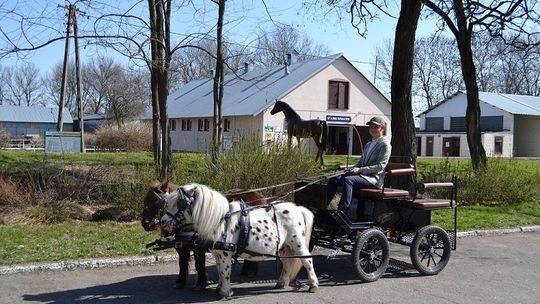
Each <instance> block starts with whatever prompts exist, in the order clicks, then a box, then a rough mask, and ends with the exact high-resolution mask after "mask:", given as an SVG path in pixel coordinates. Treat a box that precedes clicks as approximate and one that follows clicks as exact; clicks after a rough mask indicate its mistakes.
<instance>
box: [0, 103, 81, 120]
mask: <svg viewBox="0 0 540 304" xmlns="http://www.w3.org/2000/svg"><path fill="white" fill-rule="evenodd" d="M63 116H64V117H63V118H64V123H73V119H72V118H71V114H70V113H69V111H67V110H64V115H63ZM0 121H2V122H39V123H57V122H58V108H50V107H41V106H30V107H26V106H6V105H1V106H0Z"/></svg>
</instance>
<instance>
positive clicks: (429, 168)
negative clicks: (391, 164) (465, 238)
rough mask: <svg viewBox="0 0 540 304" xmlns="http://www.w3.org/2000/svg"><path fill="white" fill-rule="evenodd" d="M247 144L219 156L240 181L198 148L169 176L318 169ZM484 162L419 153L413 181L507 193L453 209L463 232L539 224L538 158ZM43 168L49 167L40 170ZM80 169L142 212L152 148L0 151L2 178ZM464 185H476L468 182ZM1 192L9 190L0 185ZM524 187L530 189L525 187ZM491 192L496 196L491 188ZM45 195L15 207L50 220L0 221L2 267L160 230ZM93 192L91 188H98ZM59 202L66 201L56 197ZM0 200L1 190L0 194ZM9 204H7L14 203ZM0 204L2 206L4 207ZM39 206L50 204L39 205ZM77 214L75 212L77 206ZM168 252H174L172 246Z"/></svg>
mask: <svg viewBox="0 0 540 304" xmlns="http://www.w3.org/2000/svg"><path fill="white" fill-rule="evenodd" d="M249 149H254V148H253V147H248V149H247V150H246V152H248V153H247V154H245V155H243V154H233V155H230V156H226V155H225V156H224V157H231V159H223V160H222V166H223V169H224V170H228V171H230V172H231V173H230V174H234V177H235V178H239V181H235V182H233V179H232V178H230V179H229V178H228V177H229V176H228V175H226V174H225V175H223V176H220V177H219V179H220V180H221V182H220V183H217V181H212V179H214V180H215V179H217V176H216V175H212V174H211V173H209V172H210V171H209V168H208V167H207V160H208V156H207V155H206V154H200V153H175V154H174V158H175V168H174V173H173V174H172V177H171V180H172V181H174V182H176V183H178V184H183V183H187V182H191V181H199V182H203V181H206V182H209V183H210V182H212V183H214V182H216V184H215V185H213V186H214V187H216V186H217V187H218V188H220V187H221V188H227V187H232V185H235V186H237V185H238V183H240V182H242V183H246V184H245V185H244V186H245V187H262V186H267V185H268V184H269V183H270V184H272V183H275V181H273V180H272V179H271V178H278V179H282V180H285V179H287V180H290V179H292V177H291V176H294V174H295V173H298V176H299V177H305V176H314V175H317V174H320V171H316V170H312V169H309V166H313V168H315V167H316V166H317V165H316V164H315V163H314V162H312V157H311V156H309V160H310V161H309V162H306V163H305V164H303V165H302V166H299V167H293V166H292V165H291V164H290V163H287V162H283V163H279V165H278V166H274V168H273V169H275V170H276V171H275V172H270V171H271V169H268V168H267V167H265V166H264V164H265V162H271V161H275V160H272V159H271V157H272V156H273V155H277V154H276V153H270V154H268V155H266V154H265V153H261V151H258V150H256V149H254V150H249ZM257 151H258V152H257ZM257 153H259V154H257ZM295 157H298V155H292V154H291V155H286V156H284V157H281V160H280V161H283V159H285V160H286V161H290V160H294V161H292V163H293V164H294V165H295V166H296V165H299V164H301V163H304V160H305V159H302V158H298V159H296V158H295ZM232 158H236V159H242V161H241V163H242V164H244V165H246V166H245V167H237V166H236V165H234V163H233V162H232ZM255 158H256V159H260V161H258V162H257V163H254V162H253V160H254V159H255ZM229 161H231V162H229ZM356 162H357V158H354V157H353V158H347V157H346V156H335V155H328V156H326V157H325V164H326V169H325V172H332V171H335V170H339V169H338V168H339V165H341V164H346V163H348V164H355V163H356ZM489 165H490V167H492V168H495V169H496V170H494V171H493V172H491V173H490V174H486V175H485V176H479V177H476V176H474V175H471V174H470V170H471V169H470V161H469V160H467V159H443V160H441V159H432V158H429V159H427V158H419V159H418V161H417V169H418V179H419V180H424V181H437V180H443V181H448V180H449V176H451V175H452V174H456V175H458V176H459V178H460V179H459V180H460V182H461V184H460V193H458V201H459V202H460V203H463V202H464V200H463V199H464V197H466V196H465V195H469V197H472V198H474V197H478V198H482V199H484V198H485V197H486V196H488V195H489V192H490V189H493V188H497V189H504V190H505V191H504V192H503V193H502V194H498V193H497V194H496V196H495V197H491V198H487V200H486V201H482V202H477V203H475V202H474V201H473V202H467V203H468V204H469V205H467V206H464V205H461V206H460V208H459V212H458V217H459V220H458V230H460V231H466V230H472V229H491V228H511V227H518V226H526V225H540V198H539V197H540V194H539V190H540V189H539V188H538V186H537V185H538V184H540V174H539V173H538V172H540V160H500V159H490V164H489ZM41 166H43V167H45V168H46V169H39V168H41ZM83 166H89V167H91V168H93V170H90V171H89V172H94V173H95V174H96V175H97V176H99V177H100V178H101V179H100V180H103V181H105V182H107V183H110V181H111V180H113V179H119V180H121V181H123V183H121V184H111V185H110V186H107V187H105V188H104V189H105V190H102V191H104V198H105V199H106V201H105V202H104V203H108V204H112V205H114V206H117V207H119V208H121V209H123V210H125V209H127V208H131V209H132V210H133V212H134V213H135V214H138V213H139V212H140V210H141V205H140V204H141V199H142V193H143V192H145V191H146V188H145V187H146V185H147V183H148V182H149V181H150V179H151V178H153V176H155V175H156V174H155V172H154V171H153V170H154V169H153V168H154V167H153V160H152V154H151V153H144V152H141V153H138V152H137V153H132V152H129V153H128V152H120V153H85V154H79V153H73V154H59V153H43V152H30V151H0V173H1V174H3V176H7V177H8V179H7V181H9V180H10V178H11V177H12V176H14V175H16V174H19V175H23V176H26V175H30V172H31V171H32V170H35V171H38V172H37V173H40V174H41V173H51V172H52V173H56V172H59V173H58V174H62V175H58V176H60V178H58V179H59V181H58V182H56V183H53V180H52V179H51V180H48V179H44V180H43V183H44V185H47V186H50V187H52V186H53V185H56V184H64V185H66V184H68V182H71V180H70V178H71V179H76V180H77V181H79V180H80V177H81V176H79V175H77V174H75V173H77V172H74V171H70V170H71V168H72V167H83ZM51 167H54V168H56V167H58V168H60V169H61V170H53V169H51ZM308 169H309V170H308ZM253 170H258V171H261V172H263V173H265V174H266V175H268V176H266V175H264V174H263V175H259V176H257V175H256V174H255V173H254V174H251V175H246V176H241V175H238V174H236V173H237V172H246V171H247V172H254V171H253ZM269 170H270V171H269ZM296 171H300V172H296ZM98 173H99V174H98ZM285 173H286V174H287V175H285ZM70 174H71V175H70ZM220 174H221V173H220ZM507 175H511V176H516V175H519V176H518V177H519V178H520V180H512V181H510V182H507V181H505V180H504V179H501V178H500V176H507ZM36 176H39V177H40V176H41V175H39V174H37V175H36ZM55 176H56V175H55ZM87 176H88V174H87ZM231 176H232V175H231ZM83 177H84V175H83ZM253 177H255V178H254V179H253V180H252V181H250V180H249V179H250V178H253ZM229 183H230V184H229ZM466 183H468V184H469V185H473V186H472V187H471V186H469V187H467V184H466ZM524 183H528V188H526V187H524ZM69 185H72V184H69ZM89 185H90V184H89ZM486 185H488V186H489V187H488V188H486V189H480V188H481V187H486ZM0 186H1V185H0ZM14 186H16V184H14ZM134 186H138V187H134ZM87 187H88V185H86V184H84V185H83V186H82V189H83V190H85V189H87ZM4 189H8V188H7V187H4ZM13 189H16V188H13ZM47 189H49V188H47ZM96 189H97V188H96ZM523 189H529V190H525V191H524V190H523ZM530 189H532V190H530ZM8 190H9V189H8ZM14 191H15V190H12V191H11V192H9V191H8V192H6V194H7V195H8V196H7V197H8V198H10V199H13V198H14V197H15V196H14V195H15V194H16V193H15V192H14ZM481 191H486V192H481ZM511 191H522V192H526V193H528V192H531V196H522V200H521V201H519V202H504V203H501V202H497V196H499V197H502V196H503V195H504V194H508V193H510V197H516V195H514V194H512V192H511ZM491 192H494V193H496V192H495V191H491ZM47 193H48V192H37V195H38V196H35V197H33V200H32V204H29V203H25V202H20V203H17V204H18V205H17V204H16V205H14V206H16V208H18V210H21V208H22V207H27V208H28V209H27V212H33V213H36V214H35V215H34V216H33V217H40V218H41V217H46V218H45V219H44V220H43V222H47V223H48V224H38V223H40V222H42V221H41V220H39V219H38V220H36V221H29V222H23V223H21V224H14V225H0V265H13V264H21V263H35V262H51V261H61V260H69V259H81V258H99V257H114V256H126V255H148V254H153V253H154V252H153V251H151V250H147V249H145V247H144V245H145V244H146V243H149V242H150V241H152V240H154V239H155V238H157V237H158V236H157V234H156V233H149V232H145V231H144V230H143V229H142V227H141V226H140V224H139V223H138V222H128V223H117V222H99V223H96V222H89V221H77V220H72V219H71V220H70V219H68V218H69V217H66V218H64V217H62V216H64V215H67V214H57V213H56V212H53V211H56V210H57V209H58V208H57V207H58V206H60V205H61V206H74V205H78V204H79V203H80V201H79V196H77V195H75V194H76V193H75V194H73V193H72V192H66V193H68V194H70V196H69V197H68V196H66V195H65V194H64V192H61V191H59V192H58V195H57V196H51V198H50V199H49V200H45V201H44V203H43V204H38V203H36V202H35V200H36V199H41V198H42V196H43V195H44V194H47ZM91 193H95V191H93V192H91ZM83 194H85V195H84V196H86V192H84V191H83ZM21 197H22V198H24V197H23V196H21ZM99 198H101V197H99ZM59 199H64V200H66V201H62V200H60V201H59ZM68 199H69V200H68ZM95 199H96V200H97V199H98V198H95ZM1 200H2V193H1V191H0V201H1ZM9 201H10V202H11V200H9ZM0 207H2V205H1V204H0ZM43 207H46V208H49V209H43ZM40 208H41V209H40ZM64 209H65V208H64ZM43 210H49V211H50V212H44V211H43ZM74 210H75V209H74ZM74 212H75V213H77V212H76V210H75V211H74ZM451 212H452V210H441V211H435V212H434V213H433V223H434V224H437V225H440V226H442V227H444V228H447V229H448V228H450V227H452V226H453V222H452V219H453V217H452V214H450V213H451ZM59 216H60V217H59ZM51 218H58V222H57V221H56V220H54V221H53V220H51ZM55 222H56V223H55ZM169 252H171V253H172V252H174V251H173V250H172V249H171V250H169Z"/></svg>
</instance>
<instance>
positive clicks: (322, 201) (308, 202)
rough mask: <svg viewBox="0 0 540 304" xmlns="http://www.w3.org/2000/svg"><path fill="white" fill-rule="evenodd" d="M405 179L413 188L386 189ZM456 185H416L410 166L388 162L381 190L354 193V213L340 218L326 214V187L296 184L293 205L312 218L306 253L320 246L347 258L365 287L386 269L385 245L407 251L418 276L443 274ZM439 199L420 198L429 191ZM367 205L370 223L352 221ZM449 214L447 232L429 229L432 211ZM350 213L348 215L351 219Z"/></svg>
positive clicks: (451, 245) (452, 240) (452, 243)
mask: <svg viewBox="0 0 540 304" xmlns="http://www.w3.org/2000/svg"><path fill="white" fill-rule="evenodd" d="M404 179H405V180H407V179H408V184H413V185H414V187H413V189H404V188H398V187H396V186H394V187H390V185H392V184H396V183H397V184H399V182H402V183H403V181H404ZM456 186H457V180H456V178H455V177H453V178H452V181H451V182H444V183H416V170H415V168H414V166H413V165H411V164H409V163H393V162H390V163H389V164H388V165H387V167H386V175H385V186H384V187H383V188H382V189H358V190H356V191H354V192H353V204H352V205H353V206H352V207H353V208H351V209H353V210H354V209H355V208H354V207H356V208H357V210H356V212H354V211H353V212H349V214H344V213H343V212H342V211H341V210H336V209H329V208H328V207H327V198H326V182H325V181H324V180H322V181H318V182H315V183H314V182H313V181H309V180H301V181H298V182H297V183H296V184H295V188H296V189H297V190H299V191H296V192H295V194H294V201H295V203H296V204H298V205H301V206H306V207H309V208H310V209H311V210H312V211H313V213H314V214H315V220H314V227H313V232H312V237H311V243H310V249H313V247H314V246H320V247H324V248H329V249H333V250H339V251H343V252H348V253H351V259H352V266H353V268H354V270H355V272H356V274H357V275H358V277H359V278H360V280H362V281H364V282H372V281H376V280H378V279H379V278H380V277H381V276H382V275H383V274H384V273H385V271H386V269H387V267H388V264H389V257H390V252H389V248H390V246H389V242H392V243H397V244H401V245H406V246H409V247H410V257H411V262H412V264H413V265H414V267H415V268H416V270H418V272H419V273H421V274H422V275H434V274H437V273H439V272H440V271H442V270H443V269H444V267H445V266H446V264H447V263H448V261H449V259H450V252H451V250H455V249H456V235H457V231H456V230H457V202H456V196H457V189H456ZM438 188H439V189H440V188H442V189H444V190H443V191H441V190H437V195H438V196H445V197H446V198H427V197H422V196H423V195H424V196H425V195H426V192H427V191H429V190H432V189H438ZM367 201H371V203H372V204H373V206H374V207H375V208H373V211H372V212H373V214H371V218H372V219H373V220H371V221H364V220H355V218H356V217H359V215H360V214H361V212H360V211H361V209H360V208H361V206H362V204H363V203H366V202H367ZM440 209H453V211H454V212H453V217H454V221H453V223H454V227H453V229H452V230H451V231H448V232H447V231H446V230H444V229H442V228H440V227H438V226H435V225H432V224H431V213H432V211H434V210H440ZM351 213H352V214H351Z"/></svg>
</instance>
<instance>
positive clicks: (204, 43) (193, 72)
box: [171, 38, 252, 90]
mask: <svg viewBox="0 0 540 304" xmlns="http://www.w3.org/2000/svg"><path fill="white" fill-rule="evenodd" d="M192 44H193V45H196V46H197V48H193V47H187V48H182V49H180V50H178V51H177V52H176V53H175V54H174V56H173V59H172V62H171V90H174V89H177V88H178V87H180V86H181V85H183V84H186V83H188V82H190V81H192V80H196V79H205V78H212V77H214V75H213V71H214V70H215V68H216V59H215V58H216V46H217V44H216V40H215V39H213V38H206V39H201V40H199V41H196V42H193V43H192ZM203 50H204V51H203ZM223 57H224V63H225V70H224V72H225V74H226V75H227V74H231V73H238V71H240V70H241V69H242V68H243V67H244V64H245V63H249V62H251V61H252V59H251V58H250V53H249V52H247V51H246V47H245V46H243V45H238V44H234V43H228V42H227V41H223Z"/></svg>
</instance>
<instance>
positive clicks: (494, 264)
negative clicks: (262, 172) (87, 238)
mask: <svg viewBox="0 0 540 304" xmlns="http://www.w3.org/2000/svg"><path fill="white" fill-rule="evenodd" d="M319 253H321V254H322V253H324V251H319ZM391 256H392V257H393V258H396V260H394V259H393V260H392V262H391V263H392V264H391V265H393V266H392V267H391V268H389V270H388V271H387V273H386V274H385V275H384V276H383V277H382V278H381V279H380V280H379V281H377V282H374V283H368V284H363V283H359V282H358V280H357V279H356V278H355V275H354V272H353V270H352V268H351V262H350V256H349V255H347V254H344V255H338V256H337V257H336V258H335V259H333V260H328V259H327V258H326V256H322V255H321V256H318V257H317V258H316V259H315V270H316V272H317V276H318V277H319V280H320V284H321V286H320V288H319V290H318V291H317V293H314V294H310V293H308V292H307V286H299V289H295V288H289V289H285V290H273V289H272V287H273V286H274V284H275V282H276V281H275V279H276V277H277V274H276V266H275V263H274V262H273V261H267V262H263V263H261V266H260V273H259V275H258V276H257V277H256V278H254V279H252V280H251V281H249V282H243V283H242V282H235V283H234V284H233V288H234V290H235V295H234V296H233V297H232V298H231V299H230V300H229V302H233V303H251V304H253V303H256V304H263V303H295V304H297V303H368V304H375V303H399V304H404V303H430V304H431V303H490V304H493V303H505V304H506V303H540V261H539V258H540V232H528V233H514V234H507V235H498V236H484V237H468V238H460V239H459V240H458V250H457V251H453V252H452V256H451V258H450V262H449V263H448V265H447V267H446V268H445V269H444V270H443V271H442V272H441V273H440V274H439V275H437V276H430V277H423V276H419V275H418V273H417V272H416V271H415V270H414V269H412V268H409V267H408V266H410V264H409V263H410V261H409V258H408V248H407V247H403V246H392V248H391ZM396 261H401V263H400V262H396ZM403 262H405V263H403ZM177 269H178V266H177V265H176V263H165V264H159V265H148V266H136V267H133V266H119V267H109V268H101V269H87V270H84V269H79V270H69V271H44V272H36V273H18V274H9V275H0V303H6V304H7V303H103V304H109V303H110V304H125V303H205V302H214V301H220V300H219V298H218V296H217V295H216V294H215V293H214V292H213V291H214V289H215V284H213V285H210V287H209V288H208V289H207V290H205V291H196V290H193V289H189V288H188V289H184V290H176V289H173V288H172V286H173V283H174V280H175V278H176V273H177ZM207 269H208V271H209V273H210V278H211V279H212V278H216V277H217V276H216V273H215V270H214V269H215V268H214V267H213V266H208V267H207ZM238 270H239V268H238V269H236V270H235V271H236V272H238ZM235 278H236V279H238V276H236V277H233V280H234V279H235ZM194 280H195V276H194V275H191V276H190V283H191V285H193V284H194ZM305 282H306V280H305V274H303V273H302V274H301V275H300V283H304V284H305Z"/></svg>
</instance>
